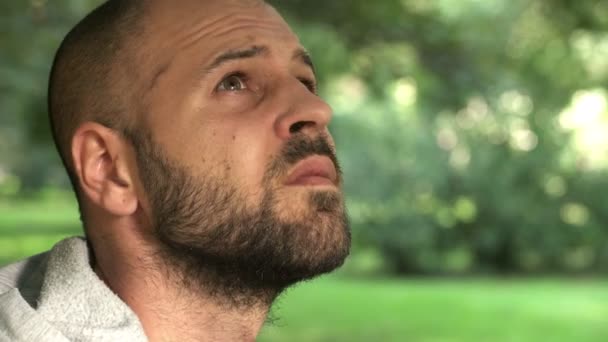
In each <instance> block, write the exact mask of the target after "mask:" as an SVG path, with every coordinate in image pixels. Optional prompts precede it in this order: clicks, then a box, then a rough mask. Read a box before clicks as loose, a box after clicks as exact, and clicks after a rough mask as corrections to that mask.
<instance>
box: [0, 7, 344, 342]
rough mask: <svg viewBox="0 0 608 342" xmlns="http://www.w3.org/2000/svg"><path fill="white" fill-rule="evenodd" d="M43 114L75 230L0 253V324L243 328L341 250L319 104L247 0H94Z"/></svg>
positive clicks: (135, 332)
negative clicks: (72, 205) (99, 0)
mask: <svg viewBox="0 0 608 342" xmlns="http://www.w3.org/2000/svg"><path fill="white" fill-rule="evenodd" d="M49 116H50V120H51V126H52V130H53V137H54V140H55V143H56V145H57V149H58V151H59V154H60V155H61V158H62V160H63V162H64V165H65V167H66V170H67V172H68V175H69V176H70V179H71V181H72V184H73V186H74V190H75V193H76V197H77V199H78V203H79V208H80V212H81V218H82V222H83V227H84V236H85V238H78V237H75V238H70V239H66V240H64V241H61V242H59V243H58V244H57V245H55V246H54V247H53V248H52V249H51V250H50V251H48V252H46V253H43V254H40V255H37V256H33V257H31V258H29V259H27V260H24V261H21V262H18V263H16V264H13V265H10V266H8V267H6V268H4V269H2V270H0V340H1V341H145V340H150V341H180V342H183V341H253V340H255V338H256V336H257V334H258V333H259V331H260V329H261V327H262V325H263V323H264V320H265V319H266V315H267V313H268V311H269V308H270V306H271V304H272V302H273V301H274V300H275V299H276V297H277V296H278V295H279V294H280V293H281V291H283V290H284V289H285V288H287V287H289V286H290V285H293V284H295V283H297V282H299V281H302V280H306V279H310V278H313V277H315V276H317V275H320V274H323V273H327V272H330V271H332V270H334V269H335V268H337V267H339V266H340V265H341V264H342V263H343V262H344V260H345V258H346V256H347V255H348V252H349V246H350V231H349V227H348V223H347V217H346V213H345V208H344V200H343V195H342V191H341V187H342V180H341V172H340V168H339V166H338V162H337V158H336V156H335V152H334V144H333V141H332V138H331V135H330V134H329V132H328V129H327V126H328V124H329V121H330V119H331V116H332V113H331V109H330V107H329V106H328V105H327V104H326V103H325V102H324V101H323V100H322V99H321V98H319V96H318V95H317V85H316V81H315V71H314V68H313V64H312V61H311V58H310V57H309V55H308V54H307V52H306V50H304V48H303V47H302V46H301V45H300V43H299V41H298V38H297V37H296V36H295V35H294V33H293V32H292V31H291V30H290V28H289V27H288V25H287V24H286V23H285V21H284V20H283V19H282V18H281V16H280V15H279V14H278V13H277V12H276V11H275V10H274V9H273V8H272V7H270V6H269V5H267V4H265V3H264V2H262V1H245V0H240V1H237V0H215V1H214V0H207V1H205V0H180V1H161V0H156V1H153V0H148V1H141V0H140V1H136V0H118V1H115V0H110V1H108V2H106V3H104V4H102V5H101V6H100V7H98V8H97V9H95V10H94V11H93V12H92V13H91V14H89V15H88V16H87V17H86V18H84V19H83V20H82V21H81V22H80V23H78V24H77V25H76V27H75V28H74V29H72V31H70V33H69V34H68V35H67V37H66V38H65V40H64V41H63V43H62V44H61V47H60V48H59V50H58V52H57V55H56V58H55V62H54V64H53V69H52V72H51V78H50V83H49Z"/></svg>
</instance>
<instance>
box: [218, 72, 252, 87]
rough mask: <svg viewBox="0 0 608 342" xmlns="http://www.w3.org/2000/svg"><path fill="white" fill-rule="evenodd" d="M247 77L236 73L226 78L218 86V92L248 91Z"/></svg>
mask: <svg viewBox="0 0 608 342" xmlns="http://www.w3.org/2000/svg"><path fill="white" fill-rule="evenodd" d="M246 81H247V78H246V77H245V75H243V74H240V73H236V74H231V75H228V76H226V77H225V78H224V79H223V80H222V81H221V82H220V83H219V84H218V85H217V90H218V91H241V90H245V89H247V84H246Z"/></svg>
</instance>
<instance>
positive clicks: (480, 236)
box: [0, 0, 608, 274]
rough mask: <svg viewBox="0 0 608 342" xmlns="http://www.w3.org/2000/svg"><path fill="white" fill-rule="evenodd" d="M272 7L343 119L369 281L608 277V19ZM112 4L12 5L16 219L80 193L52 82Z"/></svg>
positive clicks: (532, 2)
mask: <svg viewBox="0 0 608 342" xmlns="http://www.w3.org/2000/svg"><path fill="white" fill-rule="evenodd" d="M270 2H271V3H273V4H274V5H275V6H276V7H277V8H279V10H280V11H281V12H282V13H284V14H285V16H286V18H287V20H288V21H289V22H290V24H291V25H292V26H293V27H294V30H295V31H296V32H297V33H298V34H299V35H300V36H301V39H302V42H303V43H304V45H305V46H307V48H308V49H309V50H310V51H311V53H312V55H313V58H314V61H315V64H316V68H317V72H318V74H319V79H320V82H321V95H322V96H323V97H325V98H326V99H327V100H328V101H329V102H330V104H331V105H332V106H333V108H334V111H335V116H334V120H333V123H332V131H333V133H334V135H335V138H336V141H337V144H338V151H339V156H340V158H341V161H342V164H343V169H344V171H345V182H346V184H345V188H346V193H347V198H348V207H349V212H350V217H351V221H352V226H353V233H354V237H355V246H354V251H355V253H354V255H353V259H352V263H351V264H352V265H353V266H352V271H353V272H364V273H365V272H372V273H373V272H386V273H390V274H471V273H483V274H487V273H501V274H505V273H564V272H565V273H567V274H581V273H602V272H604V271H606V270H608V227H607V226H606V224H607V223H608V209H607V208H605V196H606V195H605V193H604V191H606V190H608V178H607V177H605V176H606V170H607V168H608V92H607V90H606V89H607V87H608V2H606V1H602V0H583V1H576V2H575V1H568V0H491V1H477V0H460V1H455V0H437V1H425V0H383V1H374V2H372V1H367V0H349V1H320V0H306V1H304V0H289V1H278V0H277V1H270ZM97 3H99V1H93V0H82V1H72V0H56V1H52V2H48V1H44V0H36V1H27V2H26V1H3V2H2V3H0V13H1V14H0V42H1V44H2V53H1V54H0V94H1V95H0V108H1V114H0V196H1V198H3V201H5V202H11V201H13V202H14V201H16V200H18V199H20V198H24V197H28V196H29V197H30V198H32V196H34V197H35V196H39V195H37V194H40V193H41V192H42V193H44V192H45V191H46V192H48V191H51V190H52V189H69V185H68V181H67V177H66V176H65V174H64V171H63V169H62V166H61V164H60V162H59V159H58V157H57V154H56V152H55V150H54V147H53V145H52V143H51V138H50V132H49V128H48V122H47V117H46V84H47V77H48V76H47V75H48V72H49V68H50V64H51V61H52V57H53V53H54V51H55V49H56V48H57V47H58V44H59V42H60V40H61V38H62V37H63V36H64V34H65V33H66V32H67V30H68V29H69V28H70V27H71V26H72V25H73V24H74V23H75V22H76V21H77V20H78V18H80V17H82V15H83V14H84V13H86V12H87V11H89V10H90V9H91V8H92V7H93V6H94V5H95V4H97ZM49 189H51V190H49ZM71 201H73V199H71Z"/></svg>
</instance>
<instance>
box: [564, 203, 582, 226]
mask: <svg viewBox="0 0 608 342" xmlns="http://www.w3.org/2000/svg"><path fill="white" fill-rule="evenodd" d="M560 215H561V218H562V221H564V222H565V223H567V224H570V225H573V226H579V227H580V226H584V225H585V224H586V223H587V222H588V221H589V209H587V207H586V206H584V205H583V204H580V203H567V204H565V205H564V206H562V209H561V211H560Z"/></svg>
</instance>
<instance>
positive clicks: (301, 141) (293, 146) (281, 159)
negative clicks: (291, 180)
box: [266, 134, 342, 180]
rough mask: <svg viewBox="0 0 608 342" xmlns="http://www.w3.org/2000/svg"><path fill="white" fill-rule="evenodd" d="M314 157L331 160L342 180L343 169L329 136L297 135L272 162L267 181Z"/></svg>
mask: <svg viewBox="0 0 608 342" xmlns="http://www.w3.org/2000/svg"><path fill="white" fill-rule="evenodd" d="M313 155H321V156H325V157H328V158H329V159H331V161H332V162H333V164H334V167H335V168H336V172H337V174H338V178H339V179H341V178H342V169H341V168H340V163H339V161H338V157H337V156H336V152H335V150H334V149H333V147H332V146H331V144H330V143H329V139H328V138H327V136H325V135H319V136H317V137H314V138H312V137H309V136H307V135H305V134H296V135H294V137H293V138H291V139H290V140H288V141H287V143H285V146H283V148H282V149H281V152H280V153H279V156H278V157H277V158H275V160H273V161H272V163H271V165H270V167H269V168H268V172H267V173H266V175H267V176H268V177H266V178H268V179H267V180H270V179H272V178H275V177H278V176H280V175H281V174H282V173H284V172H286V170H287V168H289V167H290V166H292V165H294V164H295V163H297V162H299V161H300V160H302V159H305V158H308V157H310V156H313Z"/></svg>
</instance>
